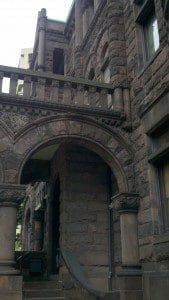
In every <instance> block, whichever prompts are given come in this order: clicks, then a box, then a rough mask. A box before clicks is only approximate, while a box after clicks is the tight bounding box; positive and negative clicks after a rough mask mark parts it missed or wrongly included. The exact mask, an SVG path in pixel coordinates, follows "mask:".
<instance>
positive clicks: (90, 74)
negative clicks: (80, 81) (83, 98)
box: [88, 68, 95, 80]
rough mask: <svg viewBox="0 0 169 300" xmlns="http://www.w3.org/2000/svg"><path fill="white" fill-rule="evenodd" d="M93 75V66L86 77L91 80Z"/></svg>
mask: <svg viewBox="0 0 169 300" xmlns="http://www.w3.org/2000/svg"><path fill="white" fill-rule="evenodd" d="M94 77H95V71H94V68H91V69H90V72H89V75H88V79H89V80H93V79H94Z"/></svg>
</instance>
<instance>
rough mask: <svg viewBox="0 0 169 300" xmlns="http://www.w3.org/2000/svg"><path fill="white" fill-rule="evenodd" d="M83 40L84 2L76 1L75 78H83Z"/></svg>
mask: <svg viewBox="0 0 169 300" xmlns="http://www.w3.org/2000/svg"><path fill="white" fill-rule="evenodd" d="M82 40H83V20H82V1H81V0H76V1H75V56H74V60H75V61H74V62H75V76H77V77H83V59H82V54H81V48H80V46H81V44H82Z"/></svg>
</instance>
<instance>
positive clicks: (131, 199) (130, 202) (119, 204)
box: [109, 193, 139, 213]
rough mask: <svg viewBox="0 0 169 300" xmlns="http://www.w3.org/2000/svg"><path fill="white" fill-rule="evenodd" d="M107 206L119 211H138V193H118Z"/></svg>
mask: <svg viewBox="0 0 169 300" xmlns="http://www.w3.org/2000/svg"><path fill="white" fill-rule="evenodd" d="M111 199H112V202H111V204H110V206H109V208H110V209H114V210H118V211H119V212H126V213H127V212H133V213H134V212H135V213H137V212H138V208H139V194H138V193H120V194H117V195H115V196H113V197H112V198H111Z"/></svg>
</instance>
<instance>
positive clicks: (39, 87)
mask: <svg viewBox="0 0 169 300" xmlns="http://www.w3.org/2000/svg"><path fill="white" fill-rule="evenodd" d="M45 83H46V79H45V78H40V77H38V82H37V83H36V97H37V98H38V99H40V100H44V99H45Z"/></svg>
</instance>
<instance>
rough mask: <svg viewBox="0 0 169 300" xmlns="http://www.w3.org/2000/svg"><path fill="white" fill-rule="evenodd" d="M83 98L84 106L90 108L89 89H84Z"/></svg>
mask: <svg viewBox="0 0 169 300" xmlns="http://www.w3.org/2000/svg"><path fill="white" fill-rule="evenodd" d="M83 98H84V105H86V106H89V92H88V89H86V90H85V89H84V95H83Z"/></svg>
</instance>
